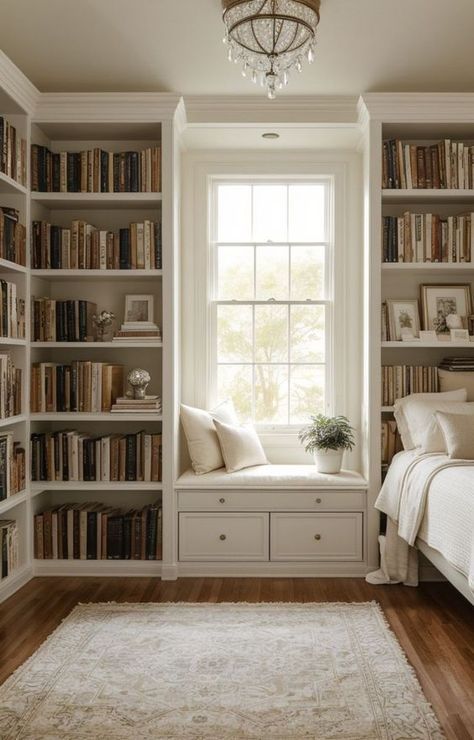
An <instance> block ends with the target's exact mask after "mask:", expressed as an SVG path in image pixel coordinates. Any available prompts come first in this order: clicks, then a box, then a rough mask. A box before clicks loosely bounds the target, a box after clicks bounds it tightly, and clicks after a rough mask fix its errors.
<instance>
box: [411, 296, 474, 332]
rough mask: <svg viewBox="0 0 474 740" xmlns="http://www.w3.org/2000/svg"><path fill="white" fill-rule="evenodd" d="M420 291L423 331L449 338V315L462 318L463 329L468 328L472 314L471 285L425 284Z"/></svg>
mask: <svg viewBox="0 0 474 740" xmlns="http://www.w3.org/2000/svg"><path fill="white" fill-rule="evenodd" d="M420 291H421V310H422V319H423V329H425V330H427V331H435V332H436V334H437V335H443V334H444V335H445V336H446V337H449V336H450V327H449V326H448V324H447V323H446V317H447V316H449V314H457V315H458V316H460V318H461V322H462V328H463V329H467V328H468V317H469V316H470V314H471V313H472V297H471V285H470V283H458V284H456V283H454V284H452V283H434V284H432V283H430V284H423V285H421V286H420ZM460 328H461V327H460Z"/></svg>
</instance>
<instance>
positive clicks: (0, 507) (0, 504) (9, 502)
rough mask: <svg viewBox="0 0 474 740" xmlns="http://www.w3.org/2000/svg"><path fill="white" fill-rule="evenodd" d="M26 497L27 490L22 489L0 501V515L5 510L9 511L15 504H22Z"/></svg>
mask: <svg viewBox="0 0 474 740" xmlns="http://www.w3.org/2000/svg"><path fill="white" fill-rule="evenodd" d="M27 498H28V491H27V490H26V489H25V490H24V491H20V492H19V493H15V494H14V495H13V496H9V497H8V498H7V499H5V500H4V501H0V515H3V514H5V512H6V511H9V510H10V509H14V508H15V506H19V505H20V504H23V503H24V502H25V501H26V499H27Z"/></svg>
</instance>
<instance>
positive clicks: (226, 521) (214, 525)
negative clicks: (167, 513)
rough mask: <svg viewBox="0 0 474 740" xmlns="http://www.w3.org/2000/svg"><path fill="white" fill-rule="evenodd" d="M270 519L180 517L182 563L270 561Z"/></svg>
mask: <svg viewBox="0 0 474 740" xmlns="http://www.w3.org/2000/svg"><path fill="white" fill-rule="evenodd" d="M268 528H269V515H268V514H262V513H259V514H257V513H255V514H210V513H185V514H180V515H179V559H180V560H200V561H203V560H268V539H269V534H268Z"/></svg>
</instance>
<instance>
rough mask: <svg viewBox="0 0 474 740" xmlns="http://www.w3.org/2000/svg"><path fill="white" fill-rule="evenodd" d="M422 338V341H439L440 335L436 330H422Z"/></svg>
mask: <svg viewBox="0 0 474 740" xmlns="http://www.w3.org/2000/svg"><path fill="white" fill-rule="evenodd" d="M420 340H421V342H427V343H429V342H437V341H438V335H437V334H436V332H435V331H423V330H420Z"/></svg>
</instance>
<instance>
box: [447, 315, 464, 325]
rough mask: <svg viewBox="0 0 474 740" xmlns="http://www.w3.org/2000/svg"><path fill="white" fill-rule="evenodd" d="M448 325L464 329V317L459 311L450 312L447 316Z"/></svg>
mask: <svg viewBox="0 0 474 740" xmlns="http://www.w3.org/2000/svg"><path fill="white" fill-rule="evenodd" d="M446 326H447V327H448V329H462V318H461V317H460V316H459V315H458V314H457V313H450V314H448V315H447V316H446Z"/></svg>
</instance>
